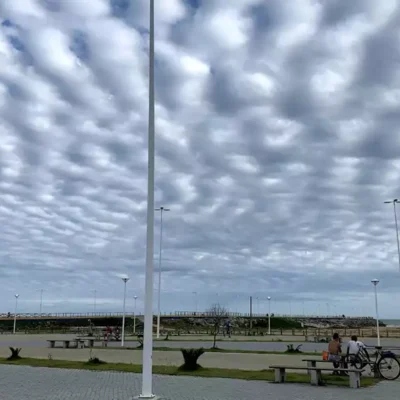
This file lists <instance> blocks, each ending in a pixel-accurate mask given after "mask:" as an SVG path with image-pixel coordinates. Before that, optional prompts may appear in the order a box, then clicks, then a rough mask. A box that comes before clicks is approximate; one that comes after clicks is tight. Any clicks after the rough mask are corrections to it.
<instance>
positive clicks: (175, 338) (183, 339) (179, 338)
mask: <svg viewBox="0 0 400 400" xmlns="http://www.w3.org/2000/svg"><path fill="white" fill-rule="evenodd" d="M264 337H265V336H264ZM164 340H165V339H164V338H163V339H161V338H160V339H156V338H154V339H153V341H154V342H162V341H164ZM168 340H170V341H172V342H186V341H188V342H190V341H193V342H213V341H214V339H213V338H212V337H209V338H208V337H206V338H202V339H191V338H190V336H188V335H186V336H169V338H168ZM217 341H218V342H239V343H240V342H252V343H253V342H255V343H304V339H285V340H282V339H259V340H257V339H252V337H251V336H249V339H247V338H246V340H243V339H234V338H228V337H227V338H223V337H221V338H218V340H217Z"/></svg>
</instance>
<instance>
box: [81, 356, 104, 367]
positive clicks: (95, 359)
mask: <svg viewBox="0 0 400 400" xmlns="http://www.w3.org/2000/svg"><path fill="white" fill-rule="evenodd" d="M86 364H89V365H100V364H107V363H106V362H105V361H103V360H100V359H99V358H98V357H93V358H92V357H91V358H89V360H88V362H87V363H86Z"/></svg>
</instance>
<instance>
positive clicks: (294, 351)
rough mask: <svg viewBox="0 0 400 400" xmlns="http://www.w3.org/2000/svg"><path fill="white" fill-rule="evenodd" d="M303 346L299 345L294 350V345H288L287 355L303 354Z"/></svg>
mask: <svg viewBox="0 0 400 400" xmlns="http://www.w3.org/2000/svg"><path fill="white" fill-rule="evenodd" d="M301 346H302V344H299V345H298V346H297V347H296V348H294V346H293V345H292V344H288V345H287V350H286V351H285V353H301V350H300V348H301Z"/></svg>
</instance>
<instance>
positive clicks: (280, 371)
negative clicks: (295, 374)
mask: <svg viewBox="0 0 400 400" xmlns="http://www.w3.org/2000/svg"><path fill="white" fill-rule="evenodd" d="M269 368H271V369H273V370H275V383H284V382H285V381H286V370H287V369H291V370H306V371H309V372H310V376H311V385H315V386H319V385H322V383H323V380H322V371H330V372H334V371H336V372H347V373H348V374H349V383H350V387H351V388H352V389H358V388H360V386H361V372H363V370H360V369H354V368H324V367H322V368H321V367H295V366H290V365H270V366H269Z"/></svg>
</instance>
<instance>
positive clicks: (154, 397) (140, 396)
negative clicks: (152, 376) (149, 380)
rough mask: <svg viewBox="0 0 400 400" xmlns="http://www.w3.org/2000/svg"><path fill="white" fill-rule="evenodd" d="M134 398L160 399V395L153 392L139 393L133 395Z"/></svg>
mask: <svg viewBox="0 0 400 400" xmlns="http://www.w3.org/2000/svg"><path fill="white" fill-rule="evenodd" d="M134 399H152V400H161V397H158V396H156V395H155V394H150V395H149V394H140V395H139V396H136V397H134Z"/></svg>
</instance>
